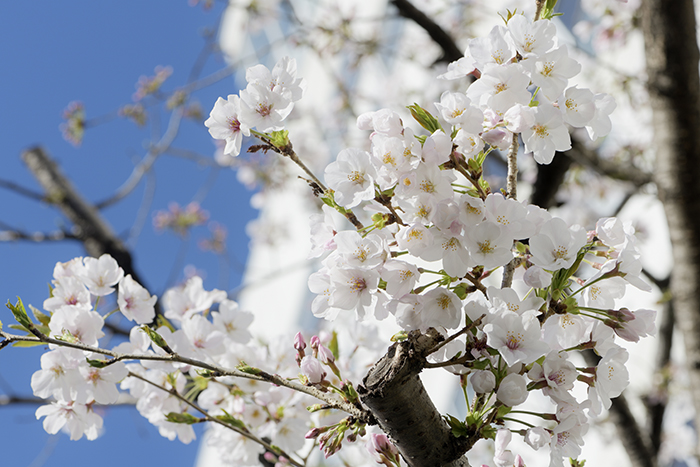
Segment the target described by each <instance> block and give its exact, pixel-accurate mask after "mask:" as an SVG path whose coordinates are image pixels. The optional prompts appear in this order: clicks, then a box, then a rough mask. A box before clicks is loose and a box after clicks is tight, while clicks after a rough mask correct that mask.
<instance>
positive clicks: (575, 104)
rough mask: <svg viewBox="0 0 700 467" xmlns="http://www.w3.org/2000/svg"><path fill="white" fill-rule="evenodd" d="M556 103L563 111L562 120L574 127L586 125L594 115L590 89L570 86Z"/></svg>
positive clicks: (594, 109)
mask: <svg viewBox="0 0 700 467" xmlns="http://www.w3.org/2000/svg"><path fill="white" fill-rule="evenodd" d="M558 104H559V108H560V109H562V110H563V111H564V113H563V116H564V121H565V122H566V123H568V124H569V125H571V126H573V127H576V128H581V127H584V126H586V125H588V124H589V123H590V121H591V120H592V119H593V117H594V116H595V112H596V107H595V102H594V96H593V93H592V92H591V90H590V89H585V88H584V89H579V88H578V87H577V86H573V87H570V88H569V89H567V90H566V92H565V93H564V94H563V95H562V96H561V97H560V98H559V101H558Z"/></svg>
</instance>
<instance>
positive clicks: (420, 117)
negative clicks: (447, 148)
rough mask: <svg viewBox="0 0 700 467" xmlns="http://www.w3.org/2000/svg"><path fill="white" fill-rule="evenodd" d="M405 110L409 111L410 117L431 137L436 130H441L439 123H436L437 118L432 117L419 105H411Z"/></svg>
mask: <svg viewBox="0 0 700 467" xmlns="http://www.w3.org/2000/svg"><path fill="white" fill-rule="evenodd" d="M406 108H407V109H408V110H410V111H411V115H412V116H413V118H414V119H415V120H416V121H417V122H418V123H420V126H422V127H423V128H425V129H426V130H428V131H429V132H430V134H431V135H432V134H433V133H435V132H436V131H438V130H442V126H441V125H440V122H438V120H437V118H435V117H433V116H432V115H431V114H430V112H428V111H427V110H425V109H424V108H423V107H421V106H420V105H418V104H413V105H409V106H407V107H406Z"/></svg>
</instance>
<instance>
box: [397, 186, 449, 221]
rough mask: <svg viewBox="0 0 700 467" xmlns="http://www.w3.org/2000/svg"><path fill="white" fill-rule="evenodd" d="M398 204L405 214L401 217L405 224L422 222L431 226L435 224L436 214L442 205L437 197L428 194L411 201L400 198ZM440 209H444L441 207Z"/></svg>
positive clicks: (422, 194) (419, 195)
mask: <svg viewBox="0 0 700 467" xmlns="http://www.w3.org/2000/svg"><path fill="white" fill-rule="evenodd" d="M397 204H398V205H399V207H400V208H401V210H402V211H403V212H404V214H402V215H401V217H402V218H403V220H404V222H407V223H413V222H420V223H421V224H422V225H429V224H430V223H432V222H433V217H434V214H435V213H437V212H438V210H439V209H438V205H440V203H439V202H438V201H437V200H436V199H435V197H433V196H430V195H429V194H427V193H420V194H418V195H417V196H413V197H411V198H409V199H406V198H403V197H398V199H397ZM440 207H443V206H442V205H440Z"/></svg>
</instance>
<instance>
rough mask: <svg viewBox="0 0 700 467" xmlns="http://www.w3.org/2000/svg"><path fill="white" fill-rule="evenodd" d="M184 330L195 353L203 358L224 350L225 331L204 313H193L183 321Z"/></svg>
mask: <svg viewBox="0 0 700 467" xmlns="http://www.w3.org/2000/svg"><path fill="white" fill-rule="evenodd" d="M182 331H183V332H184V333H185V336H187V342H188V343H189V345H190V346H191V348H192V349H193V350H194V354H195V355H196V356H197V357H196V358H199V359H201V360H205V361H206V360H208V357H209V356H210V355H218V354H221V353H222V352H223V350H224V349H223V343H224V333H223V332H222V331H219V330H217V328H215V327H214V325H213V324H212V323H211V322H210V321H209V320H208V319H206V318H205V317H204V316H202V315H192V316H190V317H189V318H188V319H185V320H183V321H182Z"/></svg>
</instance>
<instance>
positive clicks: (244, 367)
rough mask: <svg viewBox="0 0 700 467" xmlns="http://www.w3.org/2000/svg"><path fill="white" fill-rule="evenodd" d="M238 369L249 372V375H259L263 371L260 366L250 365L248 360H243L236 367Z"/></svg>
mask: <svg viewBox="0 0 700 467" xmlns="http://www.w3.org/2000/svg"><path fill="white" fill-rule="evenodd" d="M236 369H237V370H238V371H242V372H243V373H247V374H249V375H259V374H260V373H262V370H259V369H258V368H254V367H252V366H250V365H248V364H247V363H246V362H241V363H239V364H238V366H237V367H236Z"/></svg>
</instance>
